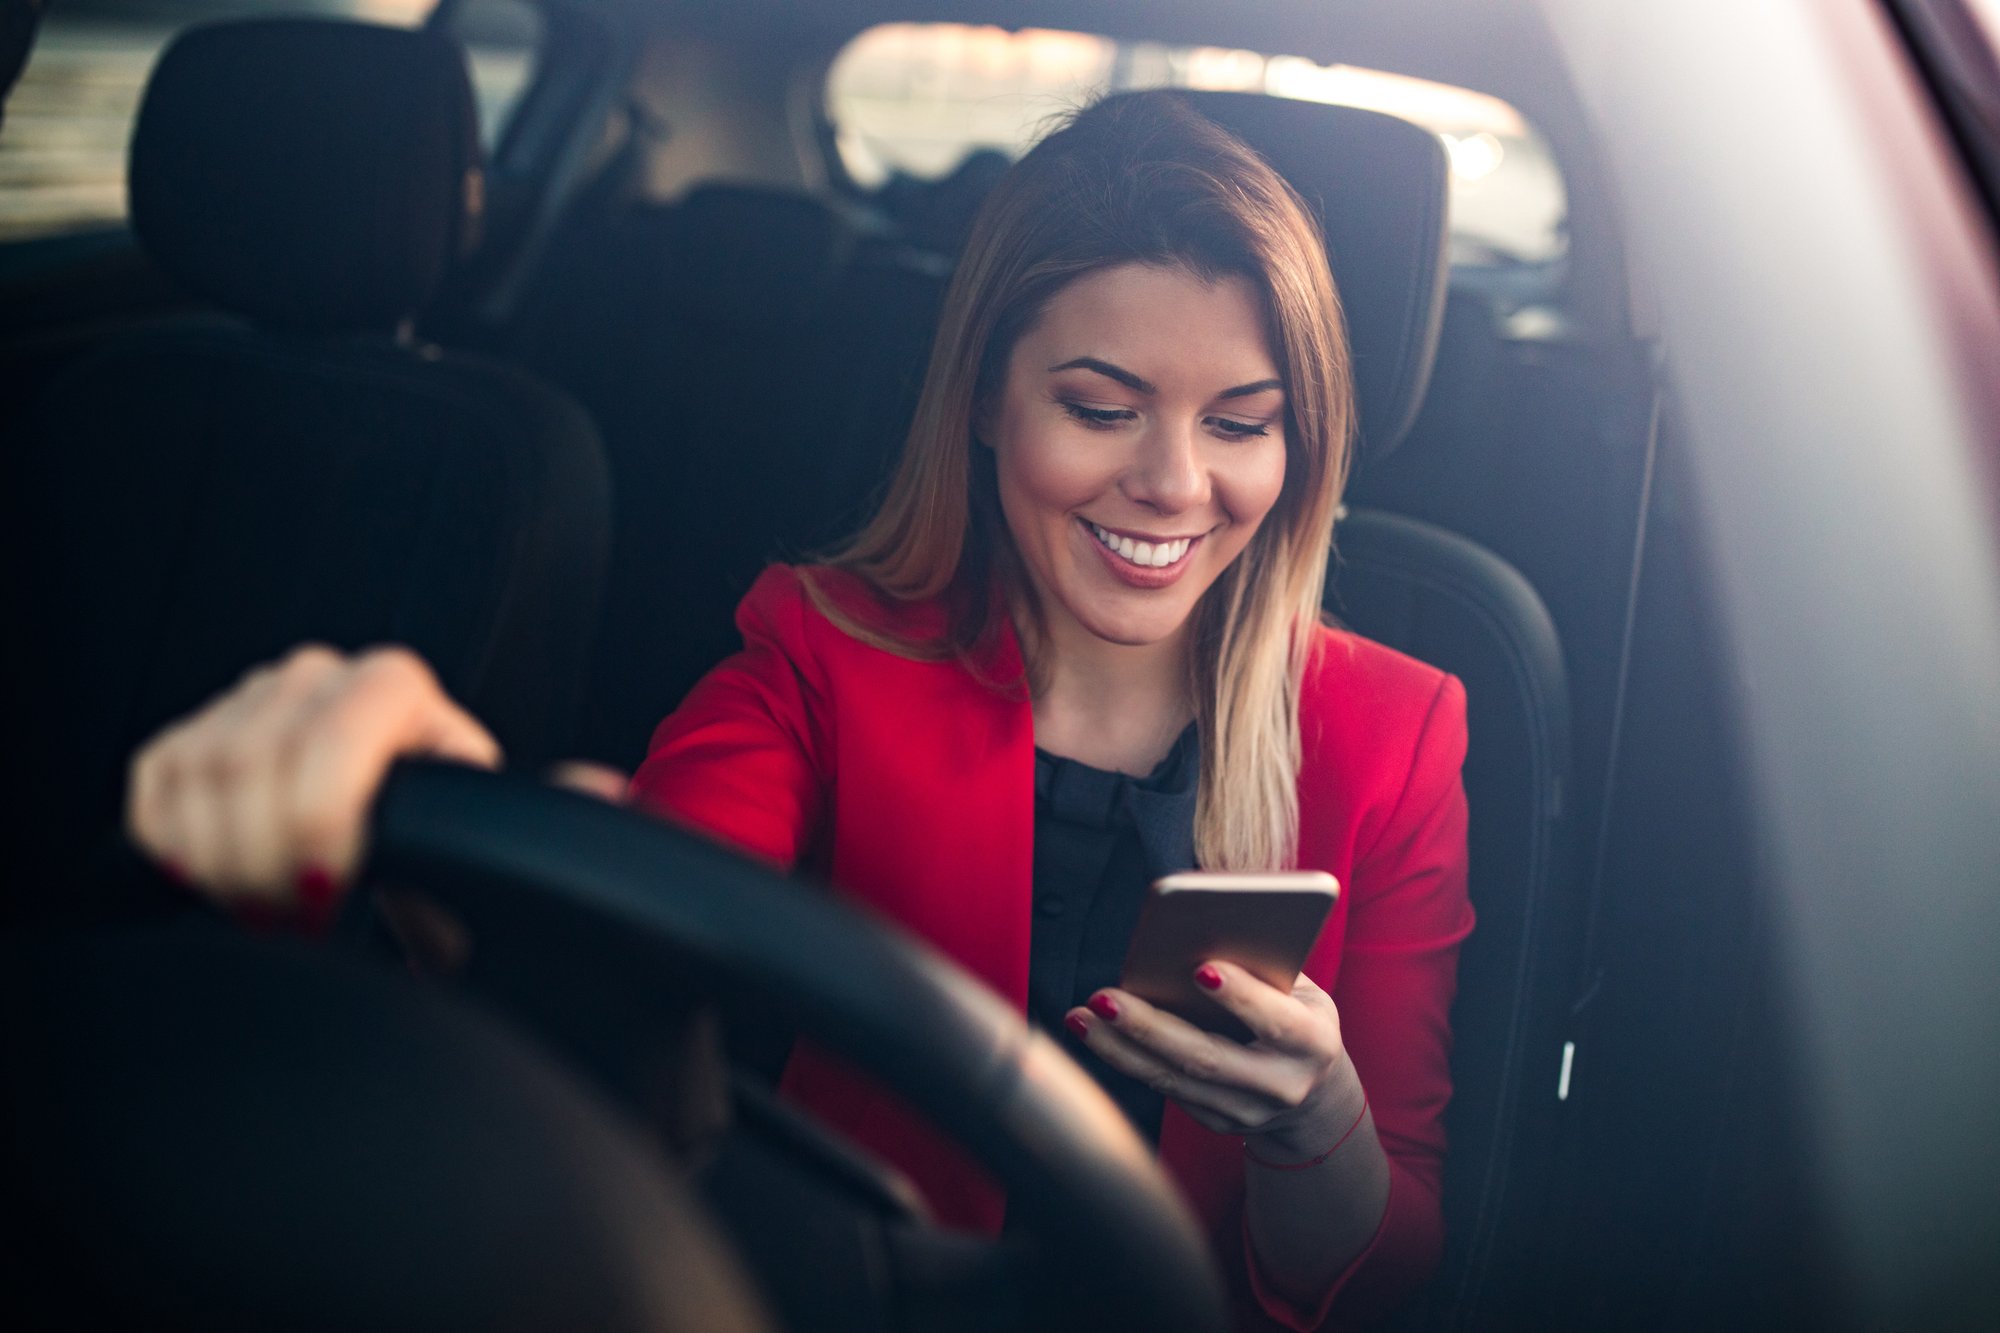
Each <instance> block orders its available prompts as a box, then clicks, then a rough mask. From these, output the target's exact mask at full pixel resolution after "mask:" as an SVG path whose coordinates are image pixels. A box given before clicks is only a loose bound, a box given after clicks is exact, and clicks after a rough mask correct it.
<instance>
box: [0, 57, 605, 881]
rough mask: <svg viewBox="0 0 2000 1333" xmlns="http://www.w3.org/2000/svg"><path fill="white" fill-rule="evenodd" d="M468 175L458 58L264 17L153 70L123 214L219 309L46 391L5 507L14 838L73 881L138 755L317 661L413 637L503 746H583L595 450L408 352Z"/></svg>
mask: <svg viewBox="0 0 2000 1333" xmlns="http://www.w3.org/2000/svg"><path fill="white" fill-rule="evenodd" d="M478 171H479V157H478V138H477V123H476V119H475V114H474V107H473V100H472V95H471V89H470V85H469V82H468V79H467V75H466V71H465V64H464V57H463V54H462V52H460V51H459V50H458V49H457V48H456V47H455V46H453V45H452V44H451V43H449V42H448V41H446V40H445V39H443V38H441V37H439V36H436V35H433V34H429V33H420V32H412V31H405V30H399V29H391V28H385V27H377V26H372V25H365V24H352V23H339V22H330V21H319V20H256V21H244V22H234V23H226V24H215V25H208V26H203V27H197V28H194V29H191V30H189V31H188V32H186V33H184V34H183V35H182V36H181V37H180V38H179V39H178V40H177V41H175V43H174V44H173V45H172V46H171V47H170V48H169V49H168V50H167V51H166V53H165V54H164V55H163V56H162V57H161V59H160V62H159V65H158V67H157V68H156V70H155V72H154V74H153V77H152V80H151V82H150V84H149V86H148V89H147V92H146V96H145V100H144V103H143V105H142V107H141V109H140V114H139V119H138V123H137V126H136V129H135V131H134V135H133V142H132V149H131V161H130V184H131V212H132V224H133V228H134V230H135V232H136V234H137V236H138V239H139V241H140V243H141V244H142V245H143V246H144V248H145V249H146V250H147V251H148V252H149V254H150V255H151V257H152V258H153V259H154V260H155V262H157V263H158V264H159V265H160V266H161V268H163V269H164V270H166V271H167V272H168V273H170V274H171V275H172V276H173V277H174V278H175V279H176V280H177V281H178V282H179V283H181V284H182V285H184V286H185V287H186V288H187V289H189V290H190V291H191V292H193V293H195V294H196V295H198V296H200V297H201V298H203V299H204V300H205V301H207V302H208V303H210V304H211V305H212V306H213V307H214V309H213V311H211V312H210V313H206V314H202V315H191V316H185V317H178V318H174V319H171V320H167V321H162V322H158V323H155V324H152V325H148V326H146V327H143V328H140V329H138V330H135V331H132V332H130V333H128V334H126V335H123V336H120V337H117V338H115V339H113V340H111V341H109V342H108V343H107V344H106V345H104V346H102V347H101V348H99V349H98V350H96V351H95V352H94V353H92V354H90V355H89V356H87V357H85V358H83V359H82V360H80V361H79V362H78V363H77V364H75V365H73V366H72V367H70V368H69V369H68V370H67V371H66V372H65V373H63V374H62V375H61V376H60V377H59V378H58V379H57V380H56V381H55V382H54V383H52V384H50V385H49V386H48V387H47V388H46V390H45V391H44V393H43V394H42V395H41V398H40V401H39V403H38V404H37V405H36V407H35V408H34V409H33V411H32V414H31V416H30V419H29V422H28V424H27V426H26V428H25V429H24V430H23V431H22V432H21V433H20V434H19V435H18V436H17V437H16V439H15V440H14V442H13V443H12V446H11V447H10V449H9V450H8V453H7V457H6V467H7V469H8V472H9V476H8V478H7V481H8V484H7V486H6V487H5V492H6V495H5V499H4V501H0V503H4V504H5V505H6V506H7V507H8V509H9V514H8V519H9V521H8V522H6V523H5V525H4V526H5V528H6V534H5V540H7V541H8V542H10V544H11V547H12V549H11V551H10V553H9V554H10V556H11V559H10V560H9V562H8V563H9V568H10V570H11V578H10V583H11V585H12V586H11V587H10V589H9V592H10V597H9V602H8V607H9V614H10V617H11V618H12V619H13V620H14V621H15V624H14V625H13V626H12V627H10V628H11V630H12V632H11V633H10V639H11V643H12V647H13V649H14V651H13V652H12V653H11V654H10V656H11V658H12V660H11V661H10V662H9V667H10V674H12V675H14V676H15V677H16V678H17V679H18V680H19V681H20V683H21V690H20V692H18V693H16V695H15V696H14V697H15V698H17V699H22V700H28V701H32V703H31V706H29V707H27V708H25V709H23V710H22V711H23V712H24V713H25V714H27V715H28V716H27V717H26V719H25V721H26V724H27V725H26V730H27V731H28V733H29V735H28V741H29V744H28V746H27V748H26V750H25V751H23V752H21V753H23V754H24V756H25V757H26V758H27V760H28V769H29V771H33V772H36V773H37V774H38V775H39V777H40V781H39V782H38V783H37V790H36V792H35V793H34V796H33V800H34V801H35V804H34V805H33V806H31V807H29V808H28V809H27V810H26V812H25V813H26V819H25V821H24V827H25V828H26V829H27V830H29V831H30V832H31V834H32V842H33V843H34V844H36V845H37V846H39V847H40V849H41V851H42V853H43V854H45V855H48V856H50V857H52V858H55V860H54V861H53V862H52V864H55V865H58V866H60V865H62V864H64V861H65V859H66V858H69V857H72V856H73V855H74V854H75V853H76V851H77V849H78V847H79V846H80V845H87V844H88V842H89V840H90V839H91V837H92V836H93V835H94V833H95V832H96V830H98V829H99V828H101V827H103V826H105V825H107V824H108V823H109V822H110V821H111V820H112V819H113V818H115V816H116V813H117V810H118V801H119V793H120V791H121V790H122V786H123V779H124V767H125V764H126V761H127V757H128V756H129V754H130V752H131V751H132V749H133V748H134V746H135V745H136V744H137V743H139V742H140V741H141V740H142V739H143V738H144V737H146V736H147V735H149V734H151V733H152V732H154V731H156V730H157V729H158V728H159V727H161V726H162V725H163V724H164V723H166V722H168V721H169V720H170V719H172V718H174V717H175V716H177V715H179V714H182V713H184V712H186V711H188V710H190V709H192V708H194V707H196V706H197V705H199V704H200V703H201V702H202V701H203V700H204V699H205V698H207V697H208V696H210V695H211V694H213V693H214V692H216V691H218V690H220V689H222V688H224V687H226V686H227V685H229V684H230V683H231V682H232V681H233V680H234V679H235V678H236V677H237V676H238V675H239V674H241V673H242V672H243V671H244V670H245V669H246V668H248V667H249V666H251V665H252V664H254V663H257V662H259V661H264V660H269V659H271V658H273V657H275V656H278V655H280V654H282V653H283V652H284V651H285V650H286V649H287V648H288V647H289V646H290V645H292V644H295V643H297V642H299V641H302V640H308V639H312V640H320V641H325V642H329V643H332V644H335V645H340V646H344V647H350V648H353V647H360V646H364V645H367V644H371V643H379V642H384V641H399V642H402V643H406V644H409V645H410V646H412V647H414V648H415V649H416V650H417V651H418V652H420V653H421V654H422V655H423V656H424V657H425V658H427V659H428V660H429V661H430V662H431V663H432V664H433V666H434V667H435V668H436V669H437V671H438V674H439V676H440V678H441V679H442V681H443V682H444V684H445V686H446V688H447V689H449V690H450V691H451V692H452V693H453V694H454V695H455V696H456V697H458V698H459V699H460V700H461V701H463V702H464V703H466V704H467V706H469V707H470V708H471V709H472V711H473V712H474V713H476V714H477V715H479V716H480V717H482V718H483V719H484V720H485V721H486V722H487V723H488V724H489V725H490V726H491V727H492V728H493V729H494V731H495V733H496V734H497V735H498V736H499V738H500V739H501V741H502V743H503V745H505V746H506V747H507V749H508V752H509V754H510V756H511V757H513V758H515V759H518V760H526V761H530V762H532V761H535V760H539V759H544V758H547V757H551V756H553V755H554V754H555V753H557V752H559V751H560V750H561V749H562V748H563V746H564V745H565V743H566V740H567V736H566V733H567V731H568V729H569V727H570V725H571V721H572V719H571V713H572V711H573V707H574V703H575V698H576V693H577V691H578V689H579V685H580V681H581V678H582V674H583V669H584V666H585V662H586V656H587V652H588V645H589V635H590V634H591V632H592V630H593V627H594V624H595V613H596V607H597V602H598V598H599V590H600V587H601V583H602V579H603V567H604V561H605V556H606V548H607V541H608V531H609V525H610V518H609V498H608V481H607V476H606V469H605V465H604V461H603V458H602V453H601V447H600V445H599V443H598V440H597V437H596V434H595V431H594V429H593V428H592V426H591V425H590V423H589V421H588V419H587V418H586V417H585V416H584V414H583V412H582V411H581V410H580V409H579V408H578V407H576V406H575V405H574V404H573V403H572V402H571V401H570V400H569V399H568V398H566V397H565V396H563V395H562V394H560V393H557V392H555V391H554V390H552V389H550V388H549V387H548V386H546V385H545V384H543V383H541V382H539V381H537V380H536V379H534V378H532V377H531V376H529V375H526V374H523V373H521V372H520V371H518V370H515V369H512V368H509V367H505V366H502V365H498V364H495V363H491V362H488V361H485V360H480V359H476V358H472V357H467V356H460V355H455V354H452V353H449V352H445V351H441V350H440V349H438V348H435V347H430V346H425V345H423V344H421V343H418V342H416V341H415V340H414V339H412V338H411V337H410V336H409V335H408V332H407V330H408V328H409V326H410V321H411V319H412V317H413V316H414V315H415V314H416V313H417V312H418V311H419V310H421V309H422V308H423V306H424V305H425V303H426V302H427V301H428V300H429V299H430V298H431V296H432V295H433V293H434V292H435V291H436V290H437V288H438V285H439V283H440V282H441V280H442V279H443V278H444V276H445V274H446V272H447V270H448V269H449V268H450V267H451V265H452V264H453V263H454V262H455V261H456V259H457V258H458V257H459V256H460V254H461V253H462V252H463V250H464V249H465V247H466V245H467V242H468V240H469V229H470V228H471V227H473V226H474V225H475V223H476V213H475V211H474V210H473V209H472V208H471V207H470V206H469V199H470V197H471V196H472V194H473V193H475V192H476V189H477V183H478ZM15 813H16V815H17V816H21V815H22V814H23V813H24V811H23V808H22V807H20V806H18V805H17V806H16V807H15ZM79 840H81V841H79ZM17 882H18V881H17Z"/></svg>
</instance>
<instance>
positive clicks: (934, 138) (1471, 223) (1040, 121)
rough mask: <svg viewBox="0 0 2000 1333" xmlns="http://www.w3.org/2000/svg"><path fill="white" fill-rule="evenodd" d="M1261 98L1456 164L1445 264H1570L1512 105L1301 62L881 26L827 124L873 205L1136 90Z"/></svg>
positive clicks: (834, 93) (857, 50) (1540, 168)
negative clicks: (1398, 128)
mask: <svg viewBox="0 0 2000 1333" xmlns="http://www.w3.org/2000/svg"><path fill="white" fill-rule="evenodd" d="M1158 87H1174V88H1203V89H1210V88H1214V89H1231V90H1237V91H1252V92H1263V93H1267V94H1269V95H1271V96H1274V97H1296V98H1303V99H1307V100H1311V101H1319V102H1332V103H1339V104H1343V105H1350V106H1361V107H1367V108H1369V109H1371V110H1376V111H1382V112H1385V113H1387V114H1389V115H1393V116H1400V117H1402V118H1403V119H1405V120H1409V121H1412V122H1414V123H1416V124H1418V125H1421V126H1423V127H1424V128H1426V129H1428V130H1430V131H1432V132H1433V133H1435V134H1437V135H1438V136H1439V138H1440V139H1442V140H1443V142H1444V145H1445V148H1446V150H1447V151H1448V153H1449V155H1450V159H1451V202H1452V258H1453V262H1454V263H1456V264H1461V265H1470V266H1509V267H1511V266H1514V265H1518V264H1524V263H1526V264H1542V263H1547V262H1549V261H1551V260H1554V259H1557V258H1559V257H1561V255H1562V254H1563V253H1564V251H1565V249H1566V238H1565V234H1564V230H1563V219H1564V214H1565V209H1566V201H1565V195H1564V190H1563V182H1562V178H1561V175H1560V174H1559V173H1558V172H1557V170H1556V166H1555V161H1554V159H1553V158H1552V157H1551V155H1550V153H1549V151H1548V146H1547V144H1546V143H1544V142H1543V140H1542V138H1541V136H1540V135H1539V134H1537V133H1536V132H1535V130H1534V128H1533V127H1532V126H1531V125H1529V124H1528V123H1527V122H1526V121H1525V120H1524V119H1522V117H1521V115H1520V113H1519V112H1517V111H1516V110H1515V109H1514V108H1513V107H1512V106H1510V105H1509V104H1508V103H1506V102H1503V101H1501V100H1500V99H1499V98H1497V97H1491V96H1488V95H1486V94H1484V93H1479V92H1474V91H1472V90H1470V89H1465V88H1455V87H1451V86H1449V85H1446V84H1441V83H1433V82H1430V81H1428V80H1424V79H1415V78H1410V77H1407V76H1405V75H1400V74H1391V73H1385V72H1382V71H1378V70H1368V69H1360V68H1357V67H1355V66H1351V65H1320V64H1317V63H1315V62H1314V61H1311V60H1307V59H1304V58H1303V57H1299V56H1287V55H1264V54H1261V53H1258V52H1255V51H1234V50H1224V49H1220V48H1215V47H1180V46H1167V45H1163V44H1161V43H1158V42H1125V41H1118V40H1114V39H1113V38H1109V37H1099V36H1093V35H1091V34H1087V33H1075V32H1052V31H1046V30H1037V29H1023V30H1021V31H1018V32H1007V31H1003V30H1002V29H999V28H982V27H970V26H965V25H960V24H915V23H897V24H886V25H883V26H881V27H877V28H871V29H869V30H868V31H867V32H864V33H862V34H861V35H860V36H858V37H856V38H855V39H854V40H853V41H852V42H850V43H848V45H847V46H846V47H845V48H844V49H843V50H842V51H841V53H840V55H839V56H838V57H837V58H836V60H835V61H834V65H833V69H832V71H831V74H830V76H829V78H828V84H827V113H828V116H829V118H830V120H831V121H832V124H833V128H834V143H835V146H836V148H837V150H838V152H839V155H840V166H841V167H842V168H843V169H844V170H845V172H846V173H847V175H848V177H849V178H850V179H852V180H853V181H854V182H855V183H856V184H857V185H859V186H861V187H862V188H864V189H877V188H880V187H881V186H882V185H884V184H886V183H888V182H889V181H891V180H892V179H894V178H898V177H915V178H918V179H937V178H939V177H942V176H944V175H945V174H947V173H948V172H950V171H951V169H952V168H953V167H955V166H956V165H958V163H960V162H961V161H963V160H964V159H965V157H966V156H967V155H968V154H969V153H971V152H973V151H975V150H977V149H981V148H988V149H998V150H999V151H1001V152H1004V153H1006V154H1008V155H1009V156H1019V155H1020V154H1021V153H1023V152H1025V151H1026V150H1027V147H1028V145H1030V144H1032V143H1033V142H1034V141H1035V139H1036V138H1038V137H1039V136H1040V134H1041V132H1042V131H1043V129H1044V128H1046V126H1047V124H1048V123H1049V120H1050V119H1051V117H1053V116H1056V115H1060V114H1061V113H1062V112H1064V111H1066V110H1069V109H1071V108H1074V107H1077V106H1081V105H1083V104H1084V103H1086V102H1088V101H1089V100H1091V99H1092V98H1093V97H1096V96H1097V95H1099V94H1101V93H1104V92H1108V91H1115V90H1123V89H1128V88H1158Z"/></svg>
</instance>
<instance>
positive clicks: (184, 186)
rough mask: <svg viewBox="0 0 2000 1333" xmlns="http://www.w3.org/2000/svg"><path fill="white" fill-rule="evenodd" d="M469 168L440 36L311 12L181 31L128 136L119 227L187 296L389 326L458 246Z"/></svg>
mask: <svg viewBox="0 0 2000 1333" xmlns="http://www.w3.org/2000/svg"><path fill="white" fill-rule="evenodd" d="M478 169H479V127H478V118H477V115H476V112H475V110H474V105H473V100H472V87H471V84H470V82H469V80H468V79H467V76H466V70H465V60H464V57H463V55H462V54H461V53H460V51H459V50H458V48H457V47H456V46H455V45H453V44H452V43H451V42H450V41H448V40H447V39H445V38H442V37H439V36H435V35H432V34H428V33H423V32H415V31H409V30H405V29H400V28H386V27H378V26H375V25H371V24H363V23H343V22H338V21H332V20H323V19H253V20H245V21H240V22H228V23H217V24H210V25H206V26H202V27H197V28H193V29H190V30H189V31H187V32H185V33H183V34H182V35H181V36H180V37H179V38H177V39H176V40H175V41H174V43H173V44H172V45H171V46H169V47H168V48H167V50H166V52H165V53H164V54H163V55H162V56H161V57H160V61H159V64H158V65H157V66H156V67H155V69H154V71H153V76H152V80H151V82H150V83H149V84H148V85H147V88H146V96H145V100H144V102H143V103H142V105H141V107H140V110H139V119H138V124H137V127H136V128H135V129H134V131H133V135H132V155H131V168H130V170H131V211H132V227H133V230H134V231H135V232H136V233H137V235H138V237H139V240H140V242H141V243H142V244H143V245H144V246H145V248H146V249H147V250H148V251H149V252H150V253H151V255H152V257H153V258H154V260H155V261H156V262H158V263H159V264H160V265H161V266H162V267H163V268H165V269H166V270H167V271H168V272H169V273H171V274H172V275H173V276H174V277H176V278H177V279H179V280H180V281H181V282H182V283H184V284H185V285H186V286H187V287H188V288H189V289H190V290H191V291H193V292H194V293H195V294H197V295H198V296H200V297H202V298H204V299H206V300H209V301H213V302H215V303H216V304H218V305H221V306H223V307H225V308H227V309H229V310H232V311H234V312H237V313H240V314H244V315H248V316H250V317H251V318H253V319H256V320H259V321H261V322H266V323H270V324H275V325H281V326H286V327H291V328H298V329H306V330H313V331H321V332H363V331H368V332H382V331H388V330H392V329H394V328H395V327H396V326H397V325H398V324H399V323H400V322H401V321H403V320H404V319H406V318H408V317H409V316H411V315H413V314H415V313H416V312H418V311H419V310H420V309H422V308H423V306H424V305H425V304H426V303H427V302H428V301H429V300H430V298H431V296H432V295H433V294H434V293H435V292H436V290H437V288H438V284H439V283H440V281H441V280H442V279H443V277H444V276H445V273H446V271H447V269H448V268H449V267H450V265H451V263H452V262H453V260H454V259H455V258H456V257H457V255H458V252H459V249H460V246H461V244H462V241H463V238H464V237H465V235H466V228H467V226H468V225H469V220H468V208H469V202H470V199H471V198H472V197H473V192H474V190H475V189H476V183H475V182H474V181H473V180H472V179H471V177H472V176H473V175H474V173H476V172H477V171H478Z"/></svg>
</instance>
